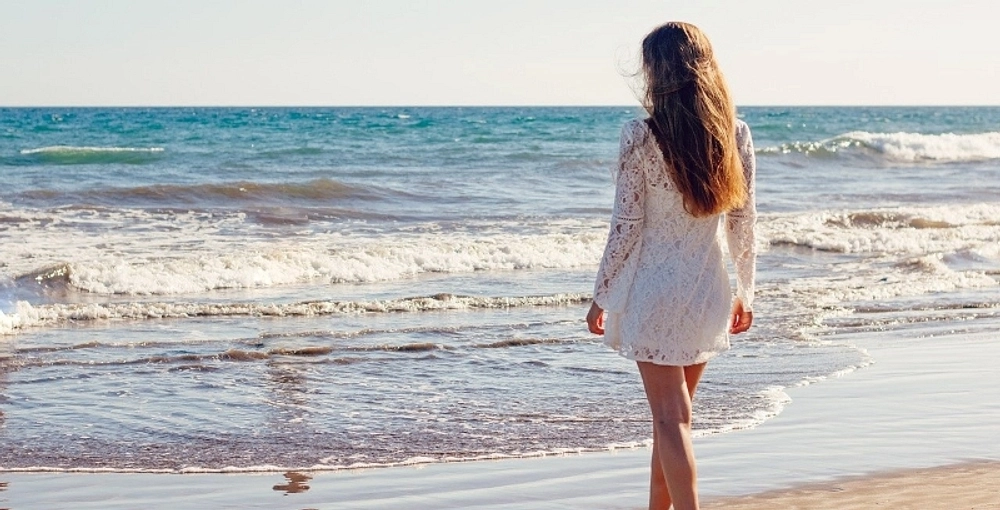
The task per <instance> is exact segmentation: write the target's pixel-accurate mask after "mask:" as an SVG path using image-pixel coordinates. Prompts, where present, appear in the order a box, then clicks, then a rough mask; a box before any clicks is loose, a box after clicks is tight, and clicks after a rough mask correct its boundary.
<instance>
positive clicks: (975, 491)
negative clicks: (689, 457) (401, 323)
mask: <svg viewBox="0 0 1000 510" xmlns="http://www.w3.org/2000/svg"><path fill="white" fill-rule="evenodd" d="M949 314H950V315H951V317H950V319H952V320H948V321H943V322H941V321H938V322H921V321H916V322H914V323H911V324H909V325H904V326H901V327H897V328H896V329H893V330H891V331H878V332H873V331H859V332H856V333H850V334H845V335H839V336H838V338H837V339H835V341H842V342H853V343H857V344H858V345H859V346H861V347H863V348H865V349H867V350H868V351H869V353H870V354H871V356H872V358H873V361H874V362H873V364H872V365H871V366H869V367H866V368H864V369H862V370H860V371H857V372H855V373H850V374H847V375H845V376H843V377H839V378H835V379H830V380H826V381H820V382H818V383H815V384H812V385H808V386H804V387H799V388H791V389H789V390H788V394H789V395H790V397H791V399H792V401H791V403H790V404H789V405H788V407H787V408H786V409H785V411H784V412H783V413H782V414H781V415H779V416H778V417H776V418H774V419H772V420H770V421H768V422H766V423H765V424H763V425H762V426H760V427H757V428H755V429H752V430H745V431H738V432H734V433H729V434H722V435H716V436H709V437H704V438H700V439H698V440H697V441H696V444H695V447H696V450H697V454H698V456H699V461H700V464H699V471H700V487H701V492H702V494H703V499H704V501H705V503H706V504H705V506H706V508H747V509H752V508H803V509H823V508H841V509H862V508H873V507H876V506H878V507H880V508H917V507H919V508H942V509H944V508H948V509H954V508H969V509H972V508H974V509H986V508H1000V493H998V489H997V487H1000V483H998V481H1000V446H998V444H997V443H996V442H995V434H996V423H1000V384H998V382H1000V380H998V378H1000V376H998V375H997V372H996V370H995V360H996V359H1000V344H998V343H997V342H996V334H997V331H998V329H1000V318H997V317H996V316H995V314H994V313H991V312H990V311H987V312H986V313H983V312H982V311H981V310H980V311H969V310H957V311H954V312H949ZM973 315H975V317H973ZM984 316H985V317H984ZM648 455H649V452H648V450H645V449H636V450H622V451H615V452H608V453H596V454H583V455H567V456H559V457H544V458H528V459H513V460H498V461H480V462H466V463H452V464H429V465H418V466H408V467H398V468H387V469H369V470H353V471H342V472H313V473H260V474H239V475H227V474H194V475H158V474H121V473H8V474H6V475H4V477H3V479H2V480H0V482H2V483H3V484H4V486H3V489H4V492H0V504H2V505H3V506H4V507H7V508H12V509H25V508H61V507H73V508H80V509H84V508H95V509H96V508H102V509H108V508H123V509H124V508H172V509H177V508H192V509H193V508H298V509H301V508H352V509H355V508H357V509H364V508H399V507H405V508H428V509H430V508H515V509H517V508H520V509H536V508H552V509H556V508H561V509H569V508H595V509H596V508H629V509H638V508H643V507H644V506H645V497H646V492H645V491H646V476H647V462H648V460H647V459H648Z"/></svg>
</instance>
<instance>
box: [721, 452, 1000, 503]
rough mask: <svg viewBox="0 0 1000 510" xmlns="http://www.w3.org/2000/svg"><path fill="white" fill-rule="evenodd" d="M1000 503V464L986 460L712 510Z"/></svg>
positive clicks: (793, 492) (817, 487)
mask: <svg viewBox="0 0 1000 510" xmlns="http://www.w3.org/2000/svg"><path fill="white" fill-rule="evenodd" d="M721 508H725V509H727V510H763V509H775V508H782V509H788V510H799V509H801V510H806V509H808V510H835V509H840V510H843V509H857V510H861V509H867V508H891V509H900V510H902V509H911V508H912V509H917V508H920V509H938V508H939V509H956V510H957V509H968V510H988V509H996V508H1000V464H998V463H996V462H982V463H969V464H959V465H956V466H948V467H941V468H934V469H916V470H907V471H900V472H896V473H891V474H883V475H879V476H867V477H861V478H855V479H850V480H843V481H840V482H834V483H825V484H817V485H807V486H803V487H799V488H797V489H791V490H783V491H774V492H766V493H763V494H755V495H752V496H742V497H735V498H726V499H718V500H715V501H714V502H712V503H710V504H707V505H705V509H706V510H712V509H721Z"/></svg>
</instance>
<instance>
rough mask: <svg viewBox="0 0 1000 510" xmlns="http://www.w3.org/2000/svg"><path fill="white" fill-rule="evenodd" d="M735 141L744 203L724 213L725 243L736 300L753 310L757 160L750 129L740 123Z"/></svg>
mask: <svg viewBox="0 0 1000 510" xmlns="http://www.w3.org/2000/svg"><path fill="white" fill-rule="evenodd" d="M736 140H737V145H738V147H739V152H740V160H741V161H742V162H743V175H744V176H745V177H746V183H747V201H746V204H745V205H743V207H741V208H739V209H734V210H732V211H729V212H728V213H726V241H727V243H728V244H729V254H730V256H731V257H732V259H733V265H734V266H735V268H736V285H737V286H736V297H738V298H739V299H740V300H741V301H743V306H744V308H745V309H746V310H753V297H754V277H755V274H756V272H757V244H756V239H755V237H754V225H755V224H756V223H757V199H756V191H757V186H756V182H755V180H756V176H757V160H756V157H755V156H754V150H753V138H752V137H751V136H750V128H749V127H748V126H747V125H746V124H745V123H743V122H739V124H738V128H737V133H736Z"/></svg>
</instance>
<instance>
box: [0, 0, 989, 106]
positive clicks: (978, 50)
mask: <svg viewBox="0 0 1000 510" xmlns="http://www.w3.org/2000/svg"><path fill="white" fill-rule="evenodd" d="M994 2H995V0H934V1H932V0H905V1H904V0H863V1H862V0H837V1H832V2H831V1H822V2H819V1H815V0H705V1H695V0H686V1H663V0H657V1H654V0H491V1H485V0H424V1H420V0H326V1H323V0H272V1H264V0H172V1H166V0H117V1H116V0H100V1H99V0H61V1H60V0H30V1H29V0H0V105H4V106H173V105H190V106H212V105H219V106H223V105H241V106H251V105H252V106H266V105H315V106H354V105H371V106H418V105H631V104H636V103H637V101H636V99H635V93H634V92H633V88H634V85H635V82H634V79H632V78H630V77H629V74H630V73H631V72H632V71H634V70H635V69H636V67H637V63H638V60H637V56H638V47H639V43H640V41H641V40H642V37H643V36H644V35H645V34H646V33H648V32H649V31H650V30H651V29H652V28H654V27H656V26H657V25H659V24H660V23H662V22H665V21H670V20H680V21H687V22H691V23H694V24H696V25H698V26H699V27H700V28H702V30H704V31H705V32H706V33H707V34H708V36H709V38H710V39H711V40H712V44H713V46H714V47H715V52H716V56H717V59H718V61H719V63H720V65H721V66H722V69H723V72H724V73H725V75H726V77H727V79H728V81H729V85H730V88H731V89H732V92H733V95H734V98H735V100H736V103H737V104H739V105H998V104H1000V86H998V85H997V80H998V78H1000V50H997V47H998V46H997V44H996V35H995V34H996V33H997V28H996V21H997V16H996V14H995V7H994V5H993V4H994Z"/></svg>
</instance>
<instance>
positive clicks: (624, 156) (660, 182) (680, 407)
mask: <svg viewBox="0 0 1000 510" xmlns="http://www.w3.org/2000/svg"><path fill="white" fill-rule="evenodd" d="M642 62H643V74H644V76H645V82H646V93H645V98H644V103H645V104H644V106H645V108H646V111H647V112H648V113H649V118H647V119H645V120H634V121H630V122H628V123H626V124H625V126H624V128H623V129H622V136H621V150H620V153H619V160H618V171H617V176H616V191H615V204H614V214H613V216H612V219H611V231H610V233H609V235H608V242H607V247H606V248H605V251H604V258H603V259H602V260H601V266H600V269H599V270H598V274H597V282H596V285H595V289H594V303H593V305H592V306H591V308H590V313H588V314H587V324H588V327H589V328H590V331H591V332H592V333H595V334H603V335H604V336H605V339H604V341H605V343H607V344H608V345H610V346H612V347H614V348H616V349H617V350H618V351H619V353H621V354H622V355H623V356H625V357H626V358H628V359H632V360H635V361H636V362H637V364H638V365H639V373H640V375H641V376H642V382H643V386H644V387H645V390H646V398H647V399H648V400H649V406H650V409H651V410H652V414H653V461H652V476H651V483H650V491H649V507H650V508H651V509H661V508H662V509H666V508H669V507H670V505H671V503H672V504H673V505H674V508H676V509H677V510H682V509H696V508H698V495H697V480H696V473H695V461H694V453H693V451H692V448H691V399H692V398H694V393H695V387H696V386H697V385H698V379H699V378H700V377H701V374H702V371H703V370H704V369H705V364H706V363H707V362H708V360H710V359H711V358H713V357H714V356H716V355H717V354H719V353H721V352H723V351H725V350H727V349H729V334H731V333H732V334H735V333H742V332H744V331H746V330H747V329H749V328H750V324H751V322H752V321H753V312H752V311H751V307H752V305H753V292H754V284H753V280H754V271H755V265H756V251H755V248H754V233H753V228H754V223H755V221H756V215H757V213H756V206H755V201H754V173H755V161H754V152H753V143H752V141H751V139H750V130H749V128H748V127H747V125H746V124H744V123H743V122H742V121H740V120H738V119H737V118H736V109H735V107H734V106H733V102H732V100H731V99H730V97H729V91H728V89H727V87H726V84H725V81H724V79H723V77H722V73H721V72H720V71H719V68H718V65H717V64H716V62H715V58H714V57H713V55H712V48H711V45H710V44H709V42H708V39H707V38H706V37H705V35H704V34H703V33H702V32H701V31H700V30H698V28H696V27H695V26H693V25H689V24H686V23H676V22H672V23H667V24H665V25H663V26H661V27H659V28H657V29H655V30H653V31H652V32H651V33H650V34H649V35H648V36H646V38H645V39H644V40H643V43H642ZM723 218H724V219H725V225H726V238H727V242H728V245H729V252H730V255H731V257H732V260H733V263H734V266H735V267H736V271H737V291H736V298H735V299H733V297H732V290H731V288H730V285H729V276H728V274H727V272H726V268H725V264H724V262H723V257H722V248H721V246H720V243H719V236H718V235H717V233H718V228H719V223H720V222H721V221H723ZM605 312H607V315H606V316H605Z"/></svg>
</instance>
